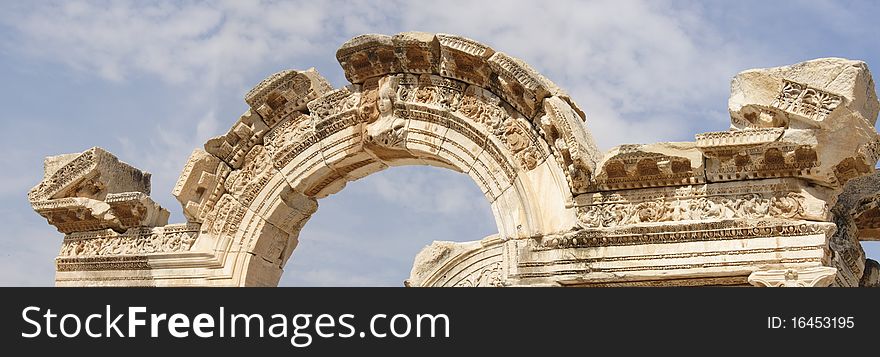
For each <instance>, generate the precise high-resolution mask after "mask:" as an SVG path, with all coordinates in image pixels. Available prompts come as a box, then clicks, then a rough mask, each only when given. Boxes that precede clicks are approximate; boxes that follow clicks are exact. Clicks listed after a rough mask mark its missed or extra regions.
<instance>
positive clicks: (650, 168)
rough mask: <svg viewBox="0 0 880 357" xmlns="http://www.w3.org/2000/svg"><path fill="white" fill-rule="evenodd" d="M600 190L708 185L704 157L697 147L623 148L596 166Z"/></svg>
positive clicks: (675, 145) (650, 145) (611, 151)
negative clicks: (705, 183)
mask: <svg viewBox="0 0 880 357" xmlns="http://www.w3.org/2000/svg"><path fill="white" fill-rule="evenodd" d="M597 167H600V168H601V169H600V170H599V171H598V173H597V175H596V177H595V185H596V188H597V189H598V190H619V189H631V188H643V187H660V186H680V185H691V184H700V183H704V182H706V178H705V176H704V173H703V154H702V152H701V151H700V150H699V149H698V148H697V147H696V145H694V143H685V142H673V143H658V144H648V145H621V146H617V147H614V148H612V149H611V150H610V151H609V152H608V153H606V154H605V157H604V158H603V159H602V161H601V162H600V163H599V164H598V165H597Z"/></svg>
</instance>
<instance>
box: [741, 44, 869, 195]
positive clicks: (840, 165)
mask: <svg viewBox="0 0 880 357" xmlns="http://www.w3.org/2000/svg"><path fill="white" fill-rule="evenodd" d="M728 106H729V111H730V116H731V122H732V128H736V129H744V128H766V127H784V128H786V131H785V134H784V136H783V137H782V138H781V140H780V142H781V143H785V144H780V145H793V146H795V147H804V148H806V147H809V149H812V150H814V151H815V152H816V153H817V155H818V156H817V160H816V163H815V165H814V166H813V169H812V170H811V171H812V172H816V177H810V178H811V179H814V180H817V181H819V182H821V183H823V184H825V185H829V186H834V187H839V186H842V185H843V184H844V183H845V182H846V180H849V179H851V178H853V177H857V176H860V175H864V174H867V173H869V172H870V168H872V167H873V166H874V165H875V164H876V162H877V155H878V153H877V152H878V145H880V136H878V134H877V132H876V130H875V129H874V124H875V122H876V120H877V113H878V111H880V102H878V100H877V95H876V93H875V91H874V81H873V79H872V78H871V73H870V71H868V67H867V65H866V64H865V63H864V62H861V61H851V60H846V59H840V58H822V59H816V60H812V61H807V62H802V63H798V64H795V65H791V66H785V67H775V68H766V69H754V70H749V71H745V72H742V73H740V74H738V75H737V76H736V77H734V79H733V82H732V83H731V95H730V100H729V102H728ZM778 149H779V150H784V149H783V148H778ZM770 155H775V153H770ZM783 169H784V170H788V167H784V168H783ZM809 174H810V173H809V172H808V173H807V175H808V176H809Z"/></svg>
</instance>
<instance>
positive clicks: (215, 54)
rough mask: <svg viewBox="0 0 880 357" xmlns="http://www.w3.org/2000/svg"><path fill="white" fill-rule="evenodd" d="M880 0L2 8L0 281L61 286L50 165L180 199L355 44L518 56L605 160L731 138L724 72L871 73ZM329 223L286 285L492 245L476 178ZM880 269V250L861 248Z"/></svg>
mask: <svg viewBox="0 0 880 357" xmlns="http://www.w3.org/2000/svg"><path fill="white" fill-rule="evenodd" d="M878 14H880V2H877V1H820V0H811V1H772V2H768V1H699V2H697V1H662V0H644V1H636V0H612V1H553V2H542V1H533V0H532V1H472V0H469V1H418V0H407V1H373V2H365V1H351V2H346V1H279V2H274V1H273V2H266V1H193V2H177V1H170V2H169V1H150V2H142V1H140V2H139V1H48V2H47V1H27V2H14V1H0V106H2V107H3V110H2V111H0V123H2V128H3V130H2V131H0V149H2V152H3V153H4V155H0V167H2V169H0V227H2V228H0V229H2V230H3V231H0V285H17V286H33V285H36V286H50V285H52V284H53V279H54V261H53V259H54V257H55V256H56V255H57V254H58V250H59V248H60V243H61V240H62V235H61V234H60V233H58V232H57V231H56V230H55V229H54V228H53V227H51V226H49V225H48V224H47V223H46V221H45V219H43V218H42V217H40V216H39V215H37V214H36V213H34V212H33V210H32V209H31V208H30V205H29V203H28V202H27V198H26V193H27V191H28V190H29V189H30V188H31V187H33V186H34V185H36V184H37V183H38V182H39V181H40V180H41V179H42V176H43V170H42V161H43V158H44V157H45V156H49V155H56V154H61V153H71V152H81V151H83V150H85V149H88V148H90V147H92V146H100V147H103V148H105V149H107V150H109V151H110V152H112V153H114V154H115V155H117V156H118V157H119V158H120V159H121V160H123V161H125V162H127V163H129V164H132V165H134V166H135V167H138V168H140V169H142V170H146V171H149V172H151V173H152V175H153V176H152V177H153V179H152V187H153V191H152V198H153V199H154V200H156V201H157V202H159V203H160V204H161V205H162V206H163V207H165V208H168V209H169V210H170V211H171V214H172V215H171V220H170V222H172V223H173V222H183V221H184V218H183V215H182V214H181V209H180V204H179V203H178V202H177V201H176V200H175V199H174V197H173V196H171V194H170V192H171V188H172V186H173V184H174V182H175V181H176V180H177V177H178V175H179V174H180V171H181V169H182V168H183V165H184V163H185V161H186V159H187V158H188V157H189V153H190V152H191V151H192V150H193V149H194V148H196V147H201V145H202V144H203V143H204V142H205V141H206V140H207V139H208V138H210V137H212V136H216V135H220V134H223V133H225V132H226V130H228V129H229V127H231V125H232V124H233V123H234V122H235V120H236V119H237V118H238V116H239V115H240V114H241V113H242V112H244V111H245V110H246V109H247V105H246V104H245V103H244V100H243V98H244V94H245V93H246V92H247V91H248V90H249V89H250V88H251V87H253V86H254V85H255V84H257V83H259V82H260V81H261V80H262V79H263V78H265V77H267V76H268V75H269V74H271V73H274V72H277V71H279V70H282V69H288V68H291V69H301V70H302V69H307V68H309V67H315V68H316V69H317V70H318V72H320V73H321V74H322V75H323V76H324V77H326V78H327V79H328V80H329V81H330V82H331V84H332V85H333V86H334V87H339V86H342V85H344V84H346V83H347V82H346V81H345V79H344V77H343V74H342V70H341V68H340V67H339V64H338V63H337V61H336V59H335V52H336V49H337V48H338V47H339V46H340V45H341V44H342V43H343V42H345V41H346V40H348V39H350V38H352V37H354V36H357V35H359V34H364V33H381V34H395V33H398V32H403V31H425V32H437V33H441V32H442V33H451V34H458V35H463V36H466V37H470V38H473V39H475V40H478V41H481V42H483V43H486V44H488V45H490V46H491V47H493V48H494V49H496V50H498V51H504V52H506V53H508V54H510V55H512V56H515V57H519V58H521V59H523V60H525V61H526V62H527V63H529V64H531V65H532V66H533V67H535V68H536V69H537V70H538V71H539V72H541V73H542V74H544V75H545V76H547V77H548V78H550V79H551V80H552V81H554V82H555V83H557V84H558V85H559V86H560V87H562V88H564V89H565V90H566V91H568V92H569V93H570V94H571V95H572V97H573V98H574V99H575V100H576V101H577V102H578V104H579V105H580V106H581V107H582V108H583V109H584V110H585V111H586V113H587V117H588V123H587V127H588V129H589V130H590V131H591V132H592V133H593V135H594V136H595V137H596V140H597V142H598V144H599V146H600V148H601V149H603V150H607V149H609V148H611V147H613V146H615V145H620V144H625V143H652V142H660V141H692V140H693V136H694V134H697V133H701V132H707V131H721V130H726V129H727V128H728V126H729V115H728V114H727V97H728V93H729V83H730V79H731V77H733V76H734V75H735V74H736V73H738V72H740V71H742V70H745V69H749V68H760V67H773V66H781V65H786V64H792V63H796V62H801V61H805V60H808V59H813V58H818V57H846V58H851V59H860V60H863V61H865V62H867V63H868V65H869V67H875V68H876V67H880V46H878V42H877V41H878V40H877V39H878V38H880V22H878V21H876V18H877V15H878ZM319 205H320V207H319V209H318V212H317V213H316V214H315V215H313V216H312V218H311V220H310V221H309V223H308V224H306V226H305V228H304V229H303V230H302V232H301V234H300V243H299V246H298V247H297V249H296V250H295V251H294V253H293V256H292V258H291V260H290V262H289V263H288V264H287V266H286V267H285V272H284V275H283V276H282V278H281V285H282V286H402V283H403V280H405V279H406V278H407V277H408V275H409V271H410V269H411V266H412V261H413V258H414V257H415V255H416V253H417V252H418V251H419V250H420V249H421V248H422V247H424V246H426V245H428V244H430V242H431V241H434V240H452V241H472V240H478V239H482V238H483V237H485V236H488V235H490V234H493V233H495V232H497V228H496V227H495V223H494V220H493V218H492V214H491V212H490V209H489V204H488V202H486V201H485V198H484V197H483V196H482V194H481V193H480V191H479V189H478V188H477V186H476V184H474V183H473V182H472V181H471V180H470V179H469V178H468V177H467V176H465V175H463V174H459V173H455V172H452V171H449V170H443V169H438V168H431V167H415V166H412V167H395V168H392V169H389V170H386V171H383V172H380V173H377V174H373V175H371V176H369V177H367V178H364V179H362V180H359V181H356V182H352V183H349V184H348V186H347V187H346V188H345V189H344V190H343V191H341V192H340V193H338V194H335V195H333V196H330V197H328V198H325V199H322V200H320V201H319ZM865 246H866V252H867V254H868V256H869V257H873V258H874V259H880V245H878V244H876V243H870V244H865Z"/></svg>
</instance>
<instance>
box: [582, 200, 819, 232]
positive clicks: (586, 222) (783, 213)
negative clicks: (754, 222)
mask: <svg viewBox="0 0 880 357" xmlns="http://www.w3.org/2000/svg"><path fill="white" fill-rule="evenodd" d="M803 202H804V197H803V196H801V195H800V194H799V193H795V192H788V193H785V192H777V193H773V194H770V195H762V194H759V193H748V194H742V195H735V196H708V197H699V198H689V199H683V200H682V199H675V200H671V199H667V198H665V197H660V198H658V199H656V200H654V201H646V202H640V203H612V204H607V205H594V206H586V207H582V208H580V209H579V212H578V220H579V221H580V223H581V224H582V225H583V226H584V227H614V226H621V225H627V224H639V223H652V222H675V221H700V220H713V219H757V218H790V219H796V218H803V215H804V208H803Z"/></svg>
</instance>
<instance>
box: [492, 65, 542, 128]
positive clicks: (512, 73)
mask: <svg viewBox="0 0 880 357" xmlns="http://www.w3.org/2000/svg"><path fill="white" fill-rule="evenodd" d="M488 61H489V66H490V67H491V68H492V71H493V72H494V75H493V76H491V77H490V81H489V87H490V88H491V89H492V90H493V91H494V92H495V93H496V94H498V95H500V96H501V97H502V98H504V100H506V101H507V102H508V103H510V105H513V107H514V108H516V109H517V110H519V111H520V112H521V113H523V115H525V116H526V117H528V118H534V117H535V115H536V114H537V113H538V111H540V110H541V102H542V101H543V100H544V98H546V97H547V96H549V95H550V90H549V88H548V84H547V83H546V81H545V78H543V77H541V76H540V75H539V74H538V72H537V71H535V70H534V69H532V67H531V66H529V65H528V64H526V63H525V62H523V61H522V60H520V59H518V58H514V57H511V56H508V55H507V54H505V53H503V52H495V54H493V55H492V57H489V60H488Z"/></svg>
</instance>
